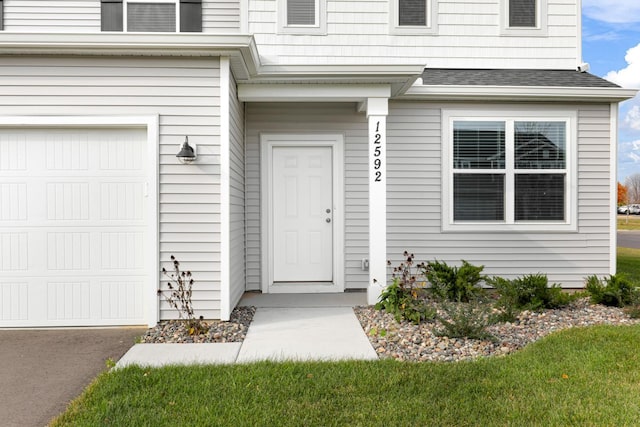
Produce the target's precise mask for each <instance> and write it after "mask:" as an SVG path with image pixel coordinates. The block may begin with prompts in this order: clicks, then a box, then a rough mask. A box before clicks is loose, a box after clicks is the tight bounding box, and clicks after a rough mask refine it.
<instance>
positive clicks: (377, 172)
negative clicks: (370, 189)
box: [371, 120, 386, 182]
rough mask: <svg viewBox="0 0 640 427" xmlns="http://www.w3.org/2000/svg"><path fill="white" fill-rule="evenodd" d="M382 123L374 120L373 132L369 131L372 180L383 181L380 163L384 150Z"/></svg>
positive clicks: (382, 170) (382, 159) (381, 162)
mask: <svg viewBox="0 0 640 427" xmlns="http://www.w3.org/2000/svg"><path fill="white" fill-rule="evenodd" d="M383 127H384V123H383V124H382V126H381V124H380V120H376V121H375V129H374V132H372V133H371V135H372V138H373V141H372V144H373V165H372V166H373V171H374V173H373V182H384V168H383V167H382V164H383V162H384V157H383V152H384V151H383V150H384V148H385V147H384V146H383V144H384V136H383V135H384V134H385V133H386V132H385V129H384V128H383Z"/></svg>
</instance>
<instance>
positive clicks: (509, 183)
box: [442, 108, 578, 232]
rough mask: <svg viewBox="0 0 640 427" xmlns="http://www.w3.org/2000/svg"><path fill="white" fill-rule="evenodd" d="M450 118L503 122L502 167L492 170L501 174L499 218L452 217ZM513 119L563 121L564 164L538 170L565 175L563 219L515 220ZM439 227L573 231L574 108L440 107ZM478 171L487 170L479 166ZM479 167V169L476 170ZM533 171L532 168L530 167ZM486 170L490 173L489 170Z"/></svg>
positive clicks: (454, 228) (575, 134) (575, 229)
mask: <svg viewBox="0 0 640 427" xmlns="http://www.w3.org/2000/svg"><path fill="white" fill-rule="evenodd" d="M454 121H497V122H504V123H505V153H506V159H505V160H506V161H505V169H504V170H503V169H499V170H496V171H495V172H494V173H498V174H504V175H505V184H504V187H505V189H504V197H505V200H504V209H505V212H504V213H505V219H504V220H503V221H458V222H456V221H454V219H453V214H454V205H453V203H454V200H453V199H454V197H453V190H454V186H453V176H454V168H453V123H454ZM516 121H532V122H537V121H541V122H542V121H556V122H557V121H564V122H565V123H566V124H567V127H566V131H567V134H566V147H565V161H566V164H565V168H564V169H558V170H555V169H544V170H542V172H541V173H554V172H555V173H563V174H566V179H565V204H564V206H565V220H564V221H526V222H516V221H515V198H514V195H515V175H516V171H515V165H514V160H513V152H514V123H515V122H516ZM442 126H443V132H442V135H443V141H442V230H443V231H451V232H456V231H461V232H486V231H498V232H501V231H502V232H509V231H528V232H555V231H564V232H571V231H573V232H575V231H577V207H578V198H577V177H578V170H577V169H578V168H577V158H578V156H577V145H578V144H577V112H576V110H571V109H566V110H544V109H539V110H530V109H517V108H515V109H510V110H498V109H495V110H492V109H483V110H482V111H478V110H453V109H452V110H443V111H442ZM480 170H481V171H487V170H485V169H480ZM480 170H479V171H480ZM531 172H532V173H535V171H533V170H532V171H531ZM487 173H491V172H490V171H489V172H487Z"/></svg>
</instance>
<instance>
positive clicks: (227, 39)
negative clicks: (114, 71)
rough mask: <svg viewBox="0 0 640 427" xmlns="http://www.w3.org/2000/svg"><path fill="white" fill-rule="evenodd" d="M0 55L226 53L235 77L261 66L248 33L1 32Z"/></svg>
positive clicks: (252, 40) (202, 55)
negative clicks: (235, 74)
mask: <svg viewBox="0 0 640 427" xmlns="http://www.w3.org/2000/svg"><path fill="white" fill-rule="evenodd" d="M0 55H22V56H24V55H81V56H162V57H171V56H173V57H220V56H228V57H230V58H231V63H232V67H235V68H236V69H234V72H236V73H237V77H238V78H249V77H250V76H253V75H256V74H257V72H258V70H259V69H260V66H261V64H260V57H259V55H258V48H257V46H256V43H255V40H254V38H253V36H252V35H249V34H202V33H119V32H102V33H53V34H52V33H12V32H2V33H0Z"/></svg>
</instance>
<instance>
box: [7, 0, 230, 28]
mask: <svg viewBox="0 0 640 427" xmlns="http://www.w3.org/2000/svg"><path fill="white" fill-rule="evenodd" d="M4 26H5V27H4V30H5V31H7V32H11V31H15V32H37V33H40V32H45V33H69V32H72V33H95V32H100V1H99V0H11V1H5V2H4ZM202 31H203V32H208V33H237V32H239V31H240V0H220V1H212V0H204V1H203V2H202Z"/></svg>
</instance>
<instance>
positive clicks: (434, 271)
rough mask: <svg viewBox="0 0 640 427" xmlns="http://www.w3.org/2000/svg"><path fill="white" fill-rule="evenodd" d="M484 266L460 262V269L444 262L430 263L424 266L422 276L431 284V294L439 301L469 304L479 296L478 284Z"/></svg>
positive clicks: (480, 289) (481, 278) (482, 278)
mask: <svg viewBox="0 0 640 427" xmlns="http://www.w3.org/2000/svg"><path fill="white" fill-rule="evenodd" d="M483 269H484V266H482V265H481V266H475V265H472V264H469V263H468V262H467V261H464V260H463V261H462V265H461V266H460V267H455V266H453V267H452V266H449V265H447V263H446V262H444V261H442V262H441V261H437V260H435V261H430V262H429V263H427V265H426V266H424V275H425V277H426V279H427V280H428V281H429V283H430V284H431V287H430V291H431V293H432V294H433V295H434V296H436V297H437V298H439V299H441V300H447V301H455V302H469V301H472V300H474V299H475V298H477V297H478V296H481V295H482V293H483V289H482V288H481V287H480V282H481V281H482V280H484V276H483V275H482V274H481V273H482V270H483Z"/></svg>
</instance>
